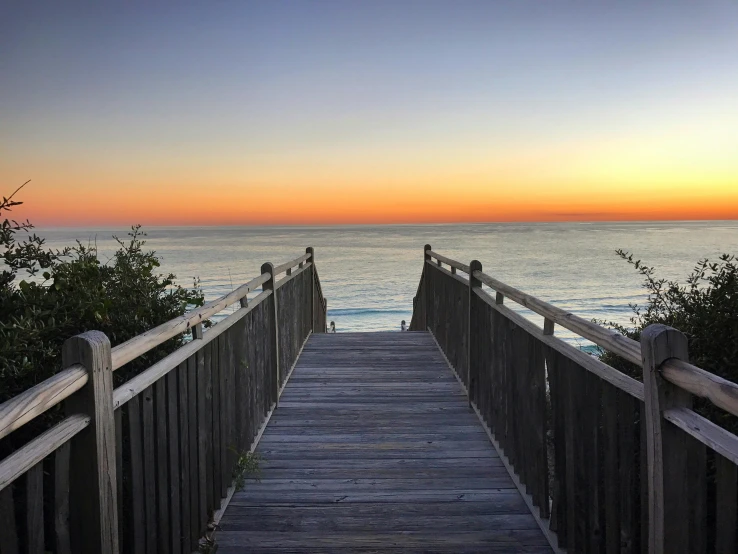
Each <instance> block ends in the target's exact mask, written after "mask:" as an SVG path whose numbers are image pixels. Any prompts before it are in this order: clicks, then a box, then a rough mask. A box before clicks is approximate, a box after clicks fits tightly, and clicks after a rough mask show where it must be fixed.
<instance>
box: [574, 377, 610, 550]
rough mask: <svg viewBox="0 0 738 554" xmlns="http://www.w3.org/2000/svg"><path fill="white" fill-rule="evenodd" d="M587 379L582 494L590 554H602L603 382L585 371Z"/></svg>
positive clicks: (583, 434)
mask: <svg viewBox="0 0 738 554" xmlns="http://www.w3.org/2000/svg"><path fill="white" fill-rule="evenodd" d="M582 374H583V376H584V395H583V396H582V401H583V403H584V407H583V409H584V417H583V418H582V419H581V420H579V422H578V424H579V425H580V426H581V429H582V438H583V441H582V446H583V447H584V448H583V456H582V465H583V466H584V470H585V471H584V475H585V477H584V479H585V486H584V489H583V491H579V492H580V494H581V493H582V492H585V491H586V494H585V495H584V497H585V498H586V504H585V514H583V515H585V517H587V519H588V521H587V533H588V536H587V544H588V548H587V552H601V551H602V550H603V546H604V541H603V538H604V530H605V529H604V524H603V515H604V509H603V495H602V490H601V485H602V481H601V480H600V475H601V473H602V468H601V467H600V460H601V459H602V457H601V453H600V450H601V444H602V437H601V434H600V428H601V424H602V423H601V420H602V414H601V411H600V397H601V394H602V393H601V390H602V381H601V380H600V379H599V378H598V377H597V376H596V375H594V374H592V373H590V372H588V371H582Z"/></svg>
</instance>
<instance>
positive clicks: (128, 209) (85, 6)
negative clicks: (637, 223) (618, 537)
mask: <svg viewBox="0 0 738 554" xmlns="http://www.w3.org/2000/svg"><path fill="white" fill-rule="evenodd" d="M28 179H31V180H32V181H31V183H30V184H29V185H28V186H27V187H26V188H25V189H23V191H21V192H20V193H19V194H18V199H20V200H23V201H24V202H25V204H24V206H22V207H21V208H19V209H17V210H16V211H15V212H14V214H15V215H16V216H18V217H24V218H25V217H28V218H30V219H31V220H32V221H33V222H34V223H36V224H37V225H60V226H64V225H66V226H85V225H106V224H109V225H120V224H126V225H127V224H133V223H142V224H145V225H263V224H352V223H421V222H422V223H433V222H439V223H451V222H485V221H569V220H575V221H581V220H583V221H591V220H662V219H664V220H669V219H674V220H681V219H738V1H736V0H722V1H718V0H715V1H712V0H705V1H700V2H694V1H692V0H669V1H660V0H649V1H648V2H644V1H632V0H624V1H614V0H612V1H608V2H591V1H576V2H575V1H564V0H561V1H557V0H546V1H544V0H540V1H530V0H515V1H513V0H504V1H503V0H499V1H495V0H486V1H479V2H478V1H474V0H449V1H436V0H422V1H416V0H404V1H403V0H393V1H386V0H370V1H362V0H351V1H327V0H305V1H286V0H268V1H263V2H256V1H248V0H242V1H227V0H218V1H208V2H186V1H181V2H176V3H165V2H156V3H154V2H145V3H144V2H134V1H128V2H92V1H90V2H77V1H74V0H71V1H67V2H54V1H50V0H48V1H38V2H24V1H9V2H8V1H6V2H4V3H2V5H0V187H1V189H0V194H2V195H5V196H7V195H9V194H10V193H11V192H12V191H13V190H14V189H15V188H16V187H17V186H19V185H20V184H22V183H23V182H25V181H26V180H28Z"/></svg>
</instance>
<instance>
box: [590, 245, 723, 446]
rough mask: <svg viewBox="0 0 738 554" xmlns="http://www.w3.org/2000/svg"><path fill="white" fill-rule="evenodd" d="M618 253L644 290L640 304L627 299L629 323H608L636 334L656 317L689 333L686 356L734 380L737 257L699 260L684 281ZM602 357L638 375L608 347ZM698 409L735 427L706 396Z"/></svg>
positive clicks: (637, 369) (638, 374)
mask: <svg viewBox="0 0 738 554" xmlns="http://www.w3.org/2000/svg"><path fill="white" fill-rule="evenodd" d="M617 254H618V255H619V256H620V257H621V258H623V259H624V260H625V261H626V262H627V263H629V264H630V265H631V266H633V268H634V269H635V270H636V271H638V272H639V273H640V275H641V276H642V277H643V287H644V288H645V289H646V290H647V291H648V298H647V301H646V304H645V305H644V306H638V305H635V304H632V305H631V308H632V310H633V316H632V317H631V320H630V321H631V324H632V326H631V327H625V326H622V325H617V324H614V323H608V325H609V326H610V327H613V328H615V329H617V330H618V331H619V332H621V333H622V334H624V335H626V336H628V337H630V338H632V339H635V340H640V335H641V331H642V330H643V329H645V328H646V327H648V326H649V325H652V324H654V323H662V324H664V325H669V326H671V327H674V328H675V329H679V330H680V331H681V332H682V333H684V334H685V335H686V336H687V340H688V343H689V357H690V362H691V363H693V364H695V365H697V366H699V367H701V368H703V369H705V370H707V371H709V372H710V373H714V374H716V375H719V376H721V377H723V378H725V379H728V380H730V381H733V382H738V263H736V258H735V256H733V255H730V254H723V255H721V256H720V258H719V260H718V261H717V262H710V261H709V260H707V259H704V260H700V261H699V262H698V263H697V265H696V266H695V267H694V269H693V270H692V273H690V275H689V276H688V277H687V280H686V283H684V284H681V283H678V282H675V281H670V280H666V279H663V278H658V277H657V275H656V270H655V269H654V268H653V267H649V266H647V265H645V264H643V263H642V262H641V261H640V260H634V259H633V255H632V254H630V253H628V252H624V251H623V250H618V251H617ZM601 359H602V361H604V362H605V363H607V364H609V365H611V366H613V367H615V368H617V369H619V370H621V371H623V372H624V373H627V374H628V375H630V376H631V377H633V378H635V379H638V380H642V370H641V368H640V367H638V366H636V365H634V364H631V363H629V362H626V361H625V360H623V359H622V358H619V357H618V356H615V355H614V354H612V353H609V352H601ZM696 407H697V410H698V411H700V412H701V413H702V414H703V415H705V416H707V417H709V418H710V419H712V420H713V421H715V422H717V423H719V424H721V425H723V426H725V427H727V428H729V429H730V430H731V431H732V432H733V433H738V421H736V419H737V418H734V417H732V416H730V415H728V414H726V413H725V412H722V410H719V409H718V408H715V407H714V406H712V405H711V404H709V403H708V402H707V401H702V400H699V401H697V403H696Z"/></svg>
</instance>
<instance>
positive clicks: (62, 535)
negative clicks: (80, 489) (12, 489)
mask: <svg viewBox="0 0 738 554" xmlns="http://www.w3.org/2000/svg"><path fill="white" fill-rule="evenodd" d="M69 454H70V444H69V443H68V442H66V443H64V444H63V445H61V446H60V447H59V448H57V450H56V452H55V453H54V539H55V543H56V553H57V554H71V552H72V545H71V543H70V537H69ZM0 521H5V519H2V518H1V516H0ZM0 540H2V539H1V538H0Z"/></svg>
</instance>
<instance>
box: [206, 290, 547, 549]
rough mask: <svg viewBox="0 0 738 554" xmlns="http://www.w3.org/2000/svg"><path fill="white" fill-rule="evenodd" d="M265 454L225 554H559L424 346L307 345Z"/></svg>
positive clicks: (230, 515)
mask: <svg viewBox="0 0 738 554" xmlns="http://www.w3.org/2000/svg"><path fill="white" fill-rule="evenodd" d="M465 292H466V291H465ZM467 295H468V293H467ZM377 375H380V376H381V379H380V380H377V378H376V377H377ZM257 452H258V453H259V454H260V455H261V456H262V457H263V458H264V461H263V462H262V472H261V475H260V476H259V480H258V481H257V480H255V479H251V480H248V482H247V484H246V486H245V489H244V490H243V491H242V492H238V493H236V494H234V496H233V498H232V500H231V502H230V504H229V506H228V508H227V509H226V511H225V514H224V515H223V517H222V519H221V520H220V527H221V530H220V531H218V533H217V535H216V537H217V540H218V544H219V550H218V552H219V553H225V554H228V553H233V552H255V551H256V552H262V551H266V552H268V551H278V550H280V549H281V550H282V551H284V549H288V550H289V551H296V552H308V551H318V552H320V551H333V552H351V551H358V550H382V551H384V550H389V551H392V550H395V551H400V550H402V551H416V552H419V551H426V552H443V551H446V552H448V551H454V552H456V551H458V552H472V551H477V552H478V551H489V550H490V549H500V550H504V551H505V552H550V551H551V549H550V547H549V545H548V543H547V541H546V539H545V538H544V536H543V534H542V533H541V531H540V529H539V528H538V526H537V524H536V522H535V520H534V519H533V516H532V515H531V514H530V513H529V512H528V509H527V506H526V504H525V502H524V501H523V499H522V497H521V496H520V494H519V492H518V490H517V489H516V488H515V485H514V484H513V482H512V480H511V479H510V477H509V475H508V474H507V472H506V470H505V469H504V467H503V466H502V463H501V461H500V459H499V457H498V456H497V454H496V452H495V450H494V448H493V447H492V445H491V444H490V443H489V440H488V438H487V436H486V433H485V432H484V431H483V429H482V428H481V427H480V425H479V422H478V420H477V418H476V416H475V414H474V412H472V411H470V410H469V408H468V402H467V398H466V396H465V394H464V393H463V391H462V390H461V388H460V387H459V384H458V382H457V381H456V379H455V378H454V377H453V376H452V375H451V373H450V372H449V370H448V367H447V365H446V363H445V362H444V360H443V359H442V357H441V355H440V353H439V352H438V349H437V347H436V345H435V343H434V342H433V339H432V338H431V337H430V335H429V334H428V333H410V332H408V333H345V334H340V333H339V334H315V335H312V336H311V337H310V338H309V339H308V341H307V343H306V345H305V347H304V349H303V351H302V354H301V355H300V358H299V360H298V363H297V365H296V367H295V369H294V372H293V374H292V377H291V378H290V380H289V382H288V383H287V386H286V387H285V389H284V391H283V393H282V399H281V401H280V407H279V409H277V410H276V412H275V413H274V414H273V416H272V418H271V420H270V422H269V425H268V426H267V428H266V431H265V432H264V434H263V436H262V438H261V441H260V443H259V446H258V448H257Z"/></svg>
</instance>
